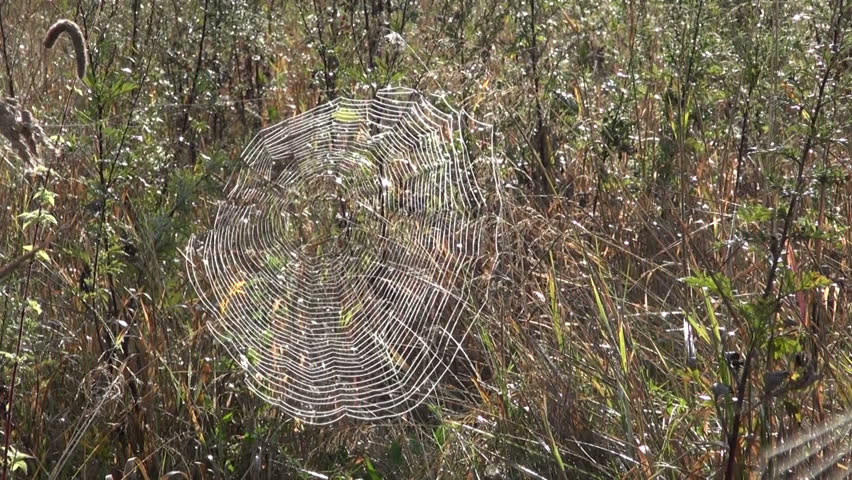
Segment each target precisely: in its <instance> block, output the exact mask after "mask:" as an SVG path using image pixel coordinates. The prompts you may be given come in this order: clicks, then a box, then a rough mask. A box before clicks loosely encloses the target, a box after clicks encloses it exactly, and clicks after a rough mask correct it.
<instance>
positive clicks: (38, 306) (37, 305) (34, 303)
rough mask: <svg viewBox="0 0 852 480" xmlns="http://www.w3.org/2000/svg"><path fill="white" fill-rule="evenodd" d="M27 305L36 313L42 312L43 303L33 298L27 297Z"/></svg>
mask: <svg viewBox="0 0 852 480" xmlns="http://www.w3.org/2000/svg"><path fill="white" fill-rule="evenodd" d="M27 305H29V307H30V309H31V310H32V311H34V312H35V313H36V315H41V314H42V309H41V304H40V303H38V302H37V301H36V300H33V299H32V298H30V299H27Z"/></svg>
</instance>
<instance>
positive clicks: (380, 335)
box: [188, 89, 500, 424]
mask: <svg viewBox="0 0 852 480" xmlns="http://www.w3.org/2000/svg"><path fill="white" fill-rule="evenodd" d="M472 140H473V141H472ZM492 147H493V134H492V130H491V128H490V126H488V125H485V124H482V123H479V122H476V121H475V120H473V119H471V118H470V117H468V116H467V115H466V114H464V113H461V112H457V111H454V110H452V109H451V108H450V107H449V106H448V105H446V104H443V105H442V109H439V108H437V107H436V106H434V105H433V104H432V103H430V102H429V101H428V99H427V98H425V97H424V96H422V95H420V94H418V93H417V92H415V91H412V90H407V89H388V90H382V91H380V92H379V93H378V95H377V96H376V98H374V99H372V100H354V99H346V98H338V99H335V100H333V101H331V102H328V103H326V104H324V105H321V106H319V107H316V108H314V109H313V110H310V111H308V112H305V113H303V114H300V115H297V116H295V117H293V118H290V119H288V120H286V121H284V122H282V123H280V124H277V125H275V126H272V127H269V128H267V129H265V130H262V131H261V132H260V133H259V134H258V135H257V136H256V137H255V139H254V140H253V141H252V142H251V144H249V146H248V147H247V148H246V150H245V151H244V153H243V161H244V164H243V165H242V167H241V169H240V172H239V174H238V176H237V177H236V178H235V180H234V181H233V182H232V184H231V185H230V187H229V189H228V193H227V198H226V200H225V201H223V202H221V203H220V205H219V208H218V212H217V215H216V218H215V221H214V226H213V228H212V230H211V231H210V232H209V233H208V234H207V235H206V236H205V237H201V238H193V239H191V240H190V244H189V246H188V257H189V260H190V261H189V262H188V270H189V273H190V278H191V279H192V282H193V285H194V287H195V289H196V291H197V292H198V294H199V296H200V297H201V299H202V301H203V303H204V304H205V306H206V308H207V309H208V310H209V311H210V312H211V313H212V316H213V317H214V318H213V320H212V321H211V322H210V327H211V329H212V331H213V332H214V334H215V336H216V337H217V339H219V340H220V341H221V343H223V345H225V346H226V347H227V348H228V349H229V352H230V353H231V355H232V356H233V357H234V358H235V359H236V360H238V361H239V363H240V364H241V366H242V367H243V368H244V369H245V370H246V371H247V373H248V383H249V386H250V388H252V389H253V390H254V391H255V392H256V393H257V394H259V395H260V396H261V397H263V398H264V399H266V400H267V401H269V402H271V403H272V404H275V405H278V406H280V407H282V408H283V409H284V410H285V411H287V412H288V413H289V414H291V415H293V416H295V417H297V418H299V419H301V420H302V421H305V422H308V423H316V424H322V423H329V422H333V421H335V420H338V419H340V418H342V417H352V418H359V419H378V418H385V417H389V416H393V415H398V414H401V413H404V412H406V411H408V410H410V409H411V408H414V407H415V406H416V405H418V404H419V403H420V402H422V401H423V399H424V398H425V397H426V396H428V395H429V394H430V393H431V392H432V391H433V389H434V388H435V386H436V383H437V382H438V381H440V379H441V377H442V376H443V375H444V374H445V373H446V372H447V370H448V368H449V367H450V365H451V364H452V362H453V361H454V359H455V358H456V356H457V355H458V354H459V353H460V351H461V340H462V337H463V336H464V334H465V332H466V329H467V328H469V327H467V326H465V324H466V325H470V323H469V322H461V320H462V318H463V317H466V320H472V318H470V317H472V316H473V315H475V314H476V312H475V311H474V310H473V309H472V308H471V306H470V304H469V303H468V302H467V301H466V298H467V296H468V294H469V289H470V285H471V283H472V281H473V280H474V277H476V276H478V275H480V274H478V273H476V272H477V271H478V270H480V268H479V267H477V265H480V266H481V264H482V263H483V262H484V261H486V260H484V259H485V256H486V253H485V250H489V253H488V254H487V255H489V256H491V255H495V254H496V251H495V246H496V242H494V241H493V240H494V238H493V235H494V233H495V232H494V230H493V227H494V225H496V223H495V222H494V221H493V220H494V218H495V216H496V214H497V212H498V210H499V204H500V196H499V193H497V192H498V187H499V182H498V180H497V178H498V176H497V175H498V171H497V165H496V162H495V161H494V157H493V155H492ZM486 247H487V248H486Z"/></svg>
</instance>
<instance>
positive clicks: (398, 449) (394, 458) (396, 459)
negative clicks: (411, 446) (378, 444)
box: [388, 440, 405, 465]
mask: <svg viewBox="0 0 852 480" xmlns="http://www.w3.org/2000/svg"><path fill="white" fill-rule="evenodd" d="M388 457H390V461H391V463H393V464H394V465H402V464H403V462H404V461H405V460H404V459H403V457H402V445H400V444H399V442H397V441H396V440H394V441H393V442H391V445H390V448H389V449H388Z"/></svg>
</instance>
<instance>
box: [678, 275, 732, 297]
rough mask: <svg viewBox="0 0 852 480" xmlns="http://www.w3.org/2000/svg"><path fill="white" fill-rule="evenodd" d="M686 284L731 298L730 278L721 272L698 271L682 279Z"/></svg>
mask: <svg viewBox="0 0 852 480" xmlns="http://www.w3.org/2000/svg"><path fill="white" fill-rule="evenodd" d="M683 281H684V282H686V284H687V285H689V286H690V287H695V288H706V289H707V290H709V291H711V292H713V293H715V294H716V295H719V296H721V297H724V298H729V299H730V298H733V297H734V292H733V288H732V287H731V279H729V278H728V277H726V276H724V275H722V274H721V273H710V274H708V273H704V272H699V273H697V274H695V275H693V276H690V277H686V278H684V279H683Z"/></svg>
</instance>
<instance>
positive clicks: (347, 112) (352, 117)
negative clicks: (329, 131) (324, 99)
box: [331, 107, 358, 123]
mask: <svg viewBox="0 0 852 480" xmlns="http://www.w3.org/2000/svg"><path fill="white" fill-rule="evenodd" d="M331 116H332V117H333V118H334V119H335V120H337V121H338V122H342V123H353V122H357V121H358V112H356V111H355V110H352V109H351V108H346V107H341V108H340V109H338V110H337V111H336V112H334V113H333V114H332V115H331Z"/></svg>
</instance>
